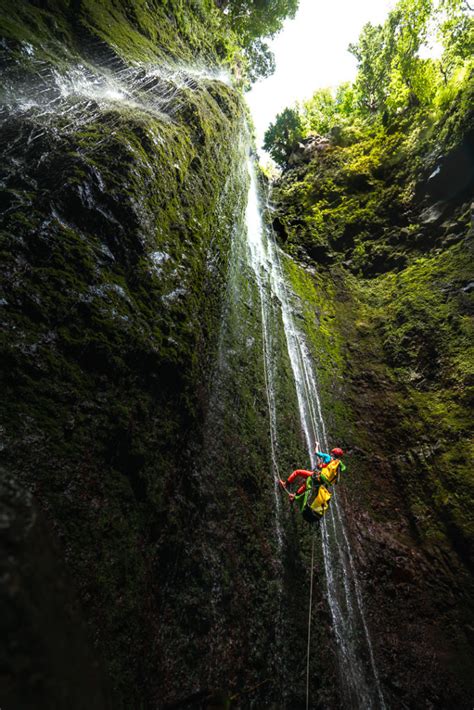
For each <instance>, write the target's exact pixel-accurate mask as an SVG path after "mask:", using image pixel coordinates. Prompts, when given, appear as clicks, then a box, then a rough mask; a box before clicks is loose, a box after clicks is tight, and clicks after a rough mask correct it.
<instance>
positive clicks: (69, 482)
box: [0, 0, 474, 710]
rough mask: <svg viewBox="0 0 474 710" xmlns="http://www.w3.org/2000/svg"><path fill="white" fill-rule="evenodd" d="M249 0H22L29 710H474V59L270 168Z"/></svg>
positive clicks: (5, 449)
mask: <svg viewBox="0 0 474 710" xmlns="http://www.w3.org/2000/svg"><path fill="white" fill-rule="evenodd" d="M241 4H243V5H245V3H241ZM237 5H238V3H237V4H236V6H235V7H237ZM250 5H252V3H250ZM289 5H291V3H289ZM293 5H295V6H296V3H293ZM255 6H256V8H257V9H258V7H260V6H259V4H258V3H256V4H255ZM290 9H291V8H290ZM235 12H237V11H235ZM255 12H257V10H255ZM288 12H289V11H288ZM243 16H244V17H247V15H245V13H244V15H243ZM250 16H251V14H248V17H250ZM236 17H237V20H235V21H234V23H235V24H234V25H232V24H230V20H232V18H233V15H232V9H229V3H226V2H213V1H212V0H190V1H189V2H183V1H182V0H167V1H163V2H160V1H159V0H147V1H145V0H134V1H133V2H127V1H126V0H113V1H112V0H104V2H100V3H98V2H94V1H93V0H72V1H70V2H69V1H68V0H42V1H37V2H33V1H31V2H24V3H17V4H15V5H13V4H12V3H10V2H6V1H5V0H4V1H3V2H0V18H1V27H2V43H1V46H0V63H1V70H2V88H1V106H0V144H1V150H2V168H1V178H0V206H1V212H2V231H1V234H2V262H1V269H2V295H1V297H0V305H1V313H2V326H3V328H2V331H3V334H4V336H3V338H2V356H3V357H2V361H3V363H4V368H3V370H4V384H3V387H2V391H3V393H4V396H3V397H2V423H1V433H2V453H3V457H2V459H3V462H2V466H1V469H0V471H1V476H0V501H1V506H0V521H1V528H2V537H1V548H2V555H1V558H0V559H1V562H0V564H1V576H0V579H1V582H0V590H1V593H0V618H1V624H2V638H3V639H4V643H3V644H2V650H1V667H2V674H1V681H0V705H1V707H2V708H5V709H6V710H9V709H13V708H14V709H17V708H18V709H20V708H21V709H23V708H25V709H26V708H35V709H38V710H42V709H43V708H44V709H45V710H46V709H48V710H49V709H51V708H59V709H60V708H65V707H68V708H71V709H72V710H74V709H75V708H78V709H79V708H81V709H82V708H84V707H87V708H91V709H94V708H109V707H110V708H114V710H115V709H118V708H124V709H125V708H126V709H127V710H128V708H137V709H138V708H163V709H166V708H168V709H171V708H228V707H241V708H247V707H248V708H267V707H268V708H288V709H290V708H291V709H292V708H305V707H311V708H320V709H332V708H334V709H336V708H344V709H346V708H364V709H365V708H374V709H375V708H459V709H464V708H466V710H467V708H471V707H472V700H473V690H474V689H473V674H472V669H473V651H472V643H473V629H474V619H473V613H472V611H473V610H472V598H473V582H472V473H471V462H472V453H473V443H472V418H471V416H470V411H471V410H472V392H473V369H472V368H473V362H474V358H473V356H472V348H473V339H472V334H473V323H472V297H473V285H472V263H473V260H472V238H473V230H474V227H473V221H472V220H473V216H472V204H473V203H472V200H473V187H474V133H473V125H474V122H473V109H472V106H473V102H472V97H473V87H474V82H473V74H472V71H473V70H472V66H471V65H468V64H466V66H464V65H463V66H464V68H463V71H464V74H463V78H462V81H460V82H459V86H458V88H457V89H456V92H455V93H454V90H453V95H450V96H448V97H447V98H445V99H443V100H444V104H443V110H440V111H439V112H438V114H436V115H435V113H434V112H433V111H432V112H431V113H430V112H429V111H426V115H425V114H423V115H422V116H421V117H419V115H418V114H417V117H416V119H415V118H414V114H413V113H410V112H404V111H402V110H398V107H397V108H396V110H394V112H393V115H391V116H388V113H387V116H384V117H383V122H381V123H379V124H377V127H376V128H373V125H372V124H370V125H371V127H370V128H369V129H364V130H363V129H362V128H360V126H359V124H354V125H352V124H350V125H349V124H346V123H344V120H343V119H341V118H340V117H338V119H337V122H336V123H335V125H332V126H329V127H328V130H327V131H326V132H325V135H324V137H321V136H320V135H319V134H320V133H323V131H322V130H321V131H315V130H314V127H313V129H311V130H309V131H308V132H307V133H305V132H304V131H303V130H302V131H301V132H300V133H299V134H298V135H297V136H296V138H294V140H289V141H287V142H286V143H284V155H283V158H282V170H281V172H280V173H279V174H278V176H276V177H275V178H274V179H273V180H272V181H271V183H270V182H269V180H268V178H267V177H266V175H265V173H264V171H262V170H261V169H260V167H259V166H258V164H257V161H256V157H255V146H254V144H253V138H252V128H251V119H250V118H249V115H248V110H247V108H246V104H245V93H244V89H245V88H246V85H247V82H248V76H249V75H251V73H252V66H249V61H250V60H249V56H252V55H251V52H250V51H249V50H248V47H249V46H250V47H253V48H254V46H255V45H254V44H250V45H248V46H247V54H246V53H245V51H242V47H241V46H239V37H240V40H241V38H242V36H244V30H242V29H241V28H240V25H238V24H237V23H238V22H241V19H239V17H240V16H239V15H236ZM244 29H245V32H247V33H248V32H249V30H248V28H247V27H245V28H244ZM239 31H240V33H241V34H240V35H239ZM271 31H272V32H273V31H276V30H275V29H272V30H271ZM255 41H257V42H258V41H259V40H255V39H254V38H252V42H255ZM263 56H265V54H264V55H263ZM466 62H468V60H466ZM471 64H472V62H471ZM466 67H467V69H466ZM381 121H382V119H381ZM249 124H250V127H249ZM354 126H355V127H354ZM470 437H471V438H470ZM317 441H319V442H321V445H322V446H323V447H324V450H328V449H330V448H332V446H335V445H336V444H338V445H341V446H343V447H344V449H347V451H348V455H347V464H348V472H347V474H345V475H344V477H343V480H342V481H341V483H340V484H338V486H336V487H335V490H334V492H333V498H332V500H331V504H330V507H329V510H328V512H327V514H326V516H325V518H324V520H323V522H322V524H321V527H320V528H319V527H318V528H312V527H311V526H308V525H307V523H305V521H303V520H302V519H301V517H300V516H299V515H298V513H297V511H296V510H294V509H292V507H291V506H290V504H289V503H288V500H287V498H286V496H285V495H284V494H283V493H282V492H281V490H280V489H279V485H278V481H279V479H280V478H284V477H286V476H287V475H288V473H290V472H291V471H292V470H293V469H296V468H307V467H314V466H315V465H316V461H315V457H314V448H315V445H316V442H317ZM310 589H311V594H312V596H311V604H310V607H309V608H308V605H309V602H310ZM309 630H310V634H309Z"/></svg>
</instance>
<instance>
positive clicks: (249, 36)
mask: <svg viewBox="0 0 474 710" xmlns="http://www.w3.org/2000/svg"><path fill="white" fill-rule="evenodd" d="M298 3H299V0H216V5H217V7H218V8H219V9H220V10H221V11H222V15H223V18H224V20H225V21H226V22H227V23H228V25H229V26H230V28H231V29H232V30H233V32H234V33H235V34H236V36H237V38H238V42H239V44H240V45H241V46H242V48H243V53H244V60H245V65H246V67H245V69H246V74H247V76H248V79H249V82H253V81H256V80H257V79H261V78H264V77H266V76H269V75H270V74H272V73H273V71H274V70H275V59H274V57H273V53H272V52H271V50H270V48H269V46H268V44H266V42H264V41H263V40H262V38H263V37H273V36H274V35H275V34H277V32H279V31H280V30H281V28H282V27H283V22H284V21H285V20H286V18H293V17H294V16H295V13H296V10H297V9H298Z"/></svg>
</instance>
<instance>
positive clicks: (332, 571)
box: [246, 160, 385, 710]
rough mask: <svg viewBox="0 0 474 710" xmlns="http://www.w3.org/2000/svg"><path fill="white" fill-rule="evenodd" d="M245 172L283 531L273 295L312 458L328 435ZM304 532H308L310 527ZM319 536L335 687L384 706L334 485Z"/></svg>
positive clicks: (361, 702)
mask: <svg viewBox="0 0 474 710" xmlns="http://www.w3.org/2000/svg"><path fill="white" fill-rule="evenodd" d="M248 170H249V174H250V185H249V197H248V207H247V213H246V221H247V234H248V245H249V255H250V263H251V266H252V269H253V271H254V274H255V279H256V282H257V286H258V290H259V293H260V304H261V317H262V330H263V349H264V367H265V373H266V383H267V397H268V411H269V419H270V439H271V450H272V463H273V476H274V481H273V487H274V489H275V510H276V516H277V521H278V522H277V527H278V531H279V534H280V535H281V514H280V499H279V496H278V491H277V485H278V478H279V471H278V460H277V448H278V436H277V410H276V403H275V394H274V392H275V390H274V380H275V377H276V373H275V371H274V367H273V363H274V353H273V352H272V341H271V337H270V330H269V321H270V319H271V317H272V312H271V309H272V308H273V304H274V303H275V301H276V302H277V303H278V304H279V309H280V315H281V320H282V322H283V327H284V331H285V338H286V345H287V350H288V356H289V359H290V362H291V368H292V371H293V376H294V382H295V388H296V394H297V401H298V408H299V416H300V420H301V426H302V429H303V432H304V436H305V440H306V445H307V449H308V453H309V455H310V458H311V465H312V466H313V467H314V466H315V464H316V461H315V456H314V449H315V444H316V442H317V441H319V442H320V443H321V445H322V446H323V447H324V448H325V449H326V450H327V449H328V448H329V446H328V438H327V433H326V428H325V424H324V417H323V413H322V409H321V401H320V397H319V393H318V386H317V379H316V374H315V371H314V367H313V363H312V358H311V354H310V351H309V348H308V345H307V343H306V339H305V336H304V334H303V332H302V331H301V330H300V329H299V328H297V326H296V324H295V319H294V316H293V313H294V305H293V299H294V296H293V294H291V292H290V291H289V289H288V287H287V284H286V279H285V276H284V271H283V266H282V261H283V259H284V258H285V257H284V255H283V254H282V253H281V252H280V250H279V248H278V246H277V245H276V243H275V241H274V238H273V235H272V233H271V232H270V230H269V229H267V228H266V227H265V225H264V223H263V219H262V214H261V209H260V207H259V203H258V187H257V179H256V176H255V168H254V166H253V163H252V162H251V161H250V160H249V161H248ZM308 534H310V532H309V531H308ZM320 534H321V544H322V552H323V559H324V569H325V576H326V592H327V599H328V604H329V607H330V612H331V617H332V624H333V630H334V634H335V638H336V643H337V652H338V661H339V676H340V687H341V694H342V697H343V700H344V707H345V708H364V710H367V709H368V708H384V707H385V703H384V699H383V694H382V689H381V685H380V679H379V676H378V672H377V668H376V665H375V659H374V653H373V648H372V642H371V638H370V634H369V629H368V625H367V621H366V618H365V610H364V604H363V598H362V592H361V588H360V583H359V580H358V577H357V571H356V568H355V564H354V559H353V555H352V551H351V546H350V541H349V537H348V534H347V531H346V527H345V524H344V515H343V511H342V508H341V506H340V504H339V501H338V499H337V494H336V493H335V492H334V493H333V498H332V503H331V506H330V510H329V512H328V514H327V515H326V517H325V519H324V520H323V522H322V524H321V533H320Z"/></svg>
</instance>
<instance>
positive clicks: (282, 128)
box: [264, 0, 474, 167]
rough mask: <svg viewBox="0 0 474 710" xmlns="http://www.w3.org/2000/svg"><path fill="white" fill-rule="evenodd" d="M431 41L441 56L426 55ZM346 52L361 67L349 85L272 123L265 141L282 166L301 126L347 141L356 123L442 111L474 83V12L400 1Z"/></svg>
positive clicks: (303, 132) (451, 1) (455, 5)
mask: <svg viewBox="0 0 474 710" xmlns="http://www.w3.org/2000/svg"><path fill="white" fill-rule="evenodd" d="M433 44H436V45H438V46H439V45H441V47H442V52H441V54H440V55H439V57H438V58H430V57H429V56H427V55H428V52H427V49H428V48H429V47H430V46H432V45H433ZM349 51H350V52H351V53H352V54H353V55H354V57H355V58H356V59H357V68H358V73H357V77H356V80H355V82H354V83H353V84H352V85H351V84H343V85H342V86H340V87H339V88H338V89H337V90H336V91H333V90H331V89H318V90H317V91H315V93H314V94H313V96H312V97H311V98H310V99H309V100H307V101H304V102H303V103H302V104H301V105H298V104H297V105H296V106H295V107H294V108H292V109H286V110H285V111H283V112H282V113H281V114H280V115H279V116H277V117H276V119H275V122H274V123H273V124H272V125H270V127H269V129H268V131H267V132H266V134H265V142H264V147H265V149H266V150H268V152H269V153H270V155H271V156H272V157H273V159H274V160H275V161H276V162H277V163H278V164H279V165H280V166H282V167H284V166H285V165H286V163H287V160H288V157H289V155H290V154H291V151H292V149H293V147H294V136H295V131H296V128H295V127H296V126H298V131H299V140H301V139H302V138H304V137H307V136H309V135H311V134H321V135H328V134H331V133H333V134H334V131H335V130H336V129H338V131H336V132H338V133H339V134H341V131H342V133H343V134H344V131H345V135H346V139H347V137H348V136H349V134H350V133H351V131H352V134H353V135H356V133H357V131H355V133H354V128H360V127H361V126H364V125H365V126H370V125H373V124H374V123H377V122H380V123H382V124H385V125H386V124H387V123H389V122H390V121H393V120H395V119H396V118H397V117H398V116H400V115H406V114H407V113H409V112H411V111H425V112H426V111H436V110H442V109H443V106H444V104H445V102H446V101H449V100H452V99H453V97H454V96H455V95H456V93H457V92H458V91H459V89H460V86H461V84H462V83H463V82H465V81H469V80H471V81H472V73H473V70H474V13H473V11H472V10H471V8H470V6H469V5H468V3H467V2H466V1H465V0H399V2H398V3H397V5H396V6H395V8H394V9H393V10H392V11H391V12H390V13H389V14H388V17H387V20H386V21H385V22H384V23H383V24H381V25H373V24H371V23H367V24H366V25H365V26H364V27H363V29H362V31H361V34H360V36H359V39H358V41H357V42H355V43H353V44H351V45H350V46H349ZM290 117H291V121H290ZM290 124H291V126H293V128H292V129H291V130H290V128H291V126H290ZM286 134H287V135H288V141H287V142H285V141H286V138H285V135H286ZM349 137H350V136H349Z"/></svg>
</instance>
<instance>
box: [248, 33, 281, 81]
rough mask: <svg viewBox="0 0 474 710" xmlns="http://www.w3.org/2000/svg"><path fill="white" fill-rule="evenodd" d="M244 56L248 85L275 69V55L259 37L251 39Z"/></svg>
mask: <svg viewBox="0 0 474 710" xmlns="http://www.w3.org/2000/svg"><path fill="white" fill-rule="evenodd" d="M244 57H245V62H246V74H247V77H248V86H250V84H252V83H253V82H255V81H257V80H258V79H265V77H267V76H270V75H271V74H273V72H274V71H275V55H274V54H273V52H272V51H271V50H270V48H269V46H268V44H266V43H265V42H263V41H262V40H261V39H254V40H252V42H251V43H250V44H249V45H248V46H247V47H246V49H245V53H244ZM247 88H248V87H247Z"/></svg>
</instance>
